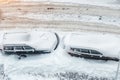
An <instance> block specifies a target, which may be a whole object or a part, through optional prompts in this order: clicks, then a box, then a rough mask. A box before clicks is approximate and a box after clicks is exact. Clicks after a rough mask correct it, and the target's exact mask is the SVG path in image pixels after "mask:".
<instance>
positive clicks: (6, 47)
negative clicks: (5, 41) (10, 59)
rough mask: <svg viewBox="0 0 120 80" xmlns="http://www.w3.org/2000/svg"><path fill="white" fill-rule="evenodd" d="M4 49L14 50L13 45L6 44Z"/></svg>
mask: <svg viewBox="0 0 120 80" xmlns="http://www.w3.org/2000/svg"><path fill="white" fill-rule="evenodd" d="M4 50H14V48H13V46H5V47H4Z"/></svg>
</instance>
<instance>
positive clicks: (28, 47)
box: [24, 46, 33, 49]
mask: <svg viewBox="0 0 120 80" xmlns="http://www.w3.org/2000/svg"><path fill="white" fill-rule="evenodd" d="M24 49H33V48H32V47H30V46H24Z"/></svg>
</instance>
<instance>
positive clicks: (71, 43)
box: [63, 33, 120, 61]
mask: <svg viewBox="0 0 120 80" xmlns="http://www.w3.org/2000/svg"><path fill="white" fill-rule="evenodd" d="M111 39H112V40H111ZM119 42H120V39H119V38H117V37H116V36H112V35H107V34H106V35H105V34H104V35H103V34H82V33H81V34H78V33H71V34H69V35H67V36H66V37H65V38H64V41H63V43H64V44H63V45H64V49H65V50H66V52H67V53H68V54H70V55H71V56H75V57H83V58H87V59H96V60H113V61H119V57H118V56H119V51H120V49H119V46H118V43H119ZM111 43H112V44H111Z"/></svg>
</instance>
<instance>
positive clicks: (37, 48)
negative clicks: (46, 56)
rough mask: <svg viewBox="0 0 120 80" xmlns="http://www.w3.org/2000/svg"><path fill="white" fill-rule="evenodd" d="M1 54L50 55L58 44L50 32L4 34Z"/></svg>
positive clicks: (55, 35)
mask: <svg viewBox="0 0 120 80" xmlns="http://www.w3.org/2000/svg"><path fill="white" fill-rule="evenodd" d="M1 41H2V48H1V50H2V52H3V53H5V54H31V53H38V54H39V53H40V54H41V53H51V52H52V51H54V50H55V49H56V48H57V46H58V44H59V42H58V36H57V34H56V33H52V32H40V31H31V32H8V33H4V35H3V40H1Z"/></svg>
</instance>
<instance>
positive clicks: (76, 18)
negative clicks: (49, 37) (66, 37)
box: [0, 2, 120, 33]
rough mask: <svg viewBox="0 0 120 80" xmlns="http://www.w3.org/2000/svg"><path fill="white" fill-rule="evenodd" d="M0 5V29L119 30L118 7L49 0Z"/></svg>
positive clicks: (115, 31) (119, 15) (113, 31)
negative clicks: (50, 1)
mask: <svg viewBox="0 0 120 80" xmlns="http://www.w3.org/2000/svg"><path fill="white" fill-rule="evenodd" d="M0 7H1V8H0V10H1V11H0V12H1V21H0V30H2V29H10V28H49V29H56V30H62V31H76V30H77V31H80V30H85V31H100V32H110V33H120V22H119V21H120V20H119V19H120V18H119V17H120V10H119V9H117V8H110V7H104V6H95V5H85V4H68V3H49V2H16V3H11V4H7V5H1V6H0Z"/></svg>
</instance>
